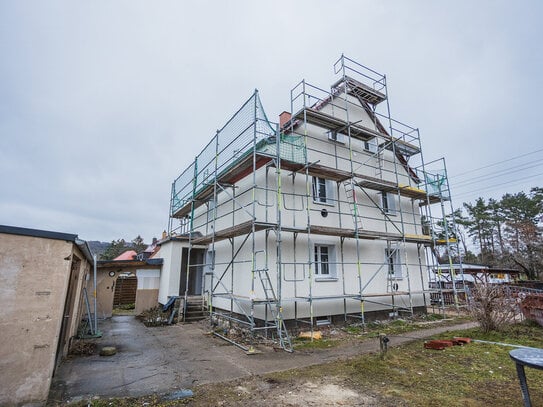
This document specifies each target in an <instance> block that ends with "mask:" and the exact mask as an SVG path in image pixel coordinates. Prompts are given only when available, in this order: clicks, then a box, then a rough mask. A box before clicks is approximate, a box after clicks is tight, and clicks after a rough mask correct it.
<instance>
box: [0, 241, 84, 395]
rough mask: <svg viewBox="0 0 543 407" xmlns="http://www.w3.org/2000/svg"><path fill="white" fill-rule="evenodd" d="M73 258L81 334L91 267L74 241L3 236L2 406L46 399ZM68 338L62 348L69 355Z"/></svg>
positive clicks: (67, 333)
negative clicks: (76, 258)
mask: <svg viewBox="0 0 543 407" xmlns="http://www.w3.org/2000/svg"><path fill="white" fill-rule="evenodd" d="M73 254H76V255H78V256H80V258H81V262H80V266H79V267H78V268H77V269H75V270H74V273H73V274H72V279H73V281H72V289H73V290H74V291H75V292H74V293H72V295H71V298H72V299H73V302H72V304H71V305H70V304H68V306H69V307H70V308H71V311H72V312H71V315H72V317H71V320H70V322H69V323H68V324H67V326H66V327H65V330H64V337H67V338H71V337H72V336H74V335H75V334H76V332H77V326H78V324H79V320H80V315H81V306H80V305H81V301H80V293H81V288H82V285H83V284H84V283H85V273H86V272H88V270H89V269H90V267H89V265H88V263H87V261H86V260H85V258H84V256H82V255H81V253H79V251H78V250H76V249H74V244H73V243H72V242H66V241H63V240H54V239H45V238H38V237H30V236H19V235H12V234H3V233H0V343H1V344H2V345H0V388H1V389H2V391H1V392H0V405H12V404H19V403H21V404H22V403H36V404H40V403H43V402H44V401H45V400H46V398H47V395H48V392H49V386H50V383H51V377H52V374H53V371H54V368H55V360H56V355H57V349H58V347H59V340H61V339H62V338H60V334H61V326H62V321H63V319H64V318H63V315H64V310H65V305H66V298H67V296H68V292H67V290H68V285H69V280H70V271H71V264H72V258H73ZM68 347H69V340H68V341H66V343H65V344H64V346H62V347H61V349H59V354H60V356H62V355H65V354H66V352H67V349H68Z"/></svg>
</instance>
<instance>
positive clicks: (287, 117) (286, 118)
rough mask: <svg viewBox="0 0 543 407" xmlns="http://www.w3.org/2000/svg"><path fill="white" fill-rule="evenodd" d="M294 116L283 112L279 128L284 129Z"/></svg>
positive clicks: (280, 116)
mask: <svg viewBox="0 0 543 407" xmlns="http://www.w3.org/2000/svg"><path fill="white" fill-rule="evenodd" d="M291 117H292V114H290V113H289V112H283V113H281V114H280V115H279V128H281V129H282V128H283V127H284V126H285V124H286V123H287V122H288V121H289V120H290V118H291Z"/></svg>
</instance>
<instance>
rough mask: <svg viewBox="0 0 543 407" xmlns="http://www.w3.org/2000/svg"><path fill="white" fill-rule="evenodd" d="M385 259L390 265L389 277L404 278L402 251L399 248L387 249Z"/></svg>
mask: <svg viewBox="0 0 543 407" xmlns="http://www.w3.org/2000/svg"><path fill="white" fill-rule="evenodd" d="M385 258H386V261H387V264H388V277H389V278H402V259H401V255H400V249H399V248H398V247H392V248H390V249H389V248H387V249H385Z"/></svg>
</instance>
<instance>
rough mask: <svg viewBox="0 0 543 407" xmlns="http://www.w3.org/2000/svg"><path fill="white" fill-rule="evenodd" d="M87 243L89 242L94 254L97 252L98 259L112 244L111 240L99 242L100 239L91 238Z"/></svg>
mask: <svg viewBox="0 0 543 407" xmlns="http://www.w3.org/2000/svg"><path fill="white" fill-rule="evenodd" d="M87 243H88V244H89V247H90V249H91V252H92V254H96V257H97V258H98V259H99V258H100V256H101V255H102V254H103V253H104V252H105V251H106V249H107V248H108V247H109V245H110V244H111V242H99V241H98V240H89V241H88V242H87Z"/></svg>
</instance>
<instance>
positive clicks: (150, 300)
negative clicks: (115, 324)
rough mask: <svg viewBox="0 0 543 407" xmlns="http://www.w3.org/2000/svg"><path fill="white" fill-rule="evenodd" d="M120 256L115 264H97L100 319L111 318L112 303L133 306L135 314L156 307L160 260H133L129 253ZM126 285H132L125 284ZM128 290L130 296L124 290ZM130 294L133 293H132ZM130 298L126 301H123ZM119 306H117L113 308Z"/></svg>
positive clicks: (109, 262)
mask: <svg viewBox="0 0 543 407" xmlns="http://www.w3.org/2000/svg"><path fill="white" fill-rule="evenodd" d="M131 252H132V253H129V252H125V253H128V255H126V256H125V253H122V254H121V255H120V256H118V257H117V258H116V259H115V260H100V261H98V262H97V272H96V275H97V298H98V310H97V315H98V317H99V318H109V317H111V316H112V314H113V307H114V299H115V296H116V294H117V298H120V300H118V301H120V304H122V303H134V304H135V312H136V314H140V313H141V312H143V311H145V310H147V309H149V308H152V307H155V306H157V305H158V288H159V284H160V272H161V267H162V262H163V260H162V259H159V258H157V259H154V258H150V259H145V260H139V259H137V258H136V252H135V251H133V250H132V251H131ZM127 282H130V283H133V286H132V284H130V285H129V284H126V283H127ZM126 289H128V290H129V293H126V291H123V290H126ZM132 290H133V292H132ZM130 294H132V295H131V296H130ZM127 297H130V298H129V299H126V298H127ZM115 305H119V304H115Z"/></svg>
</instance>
